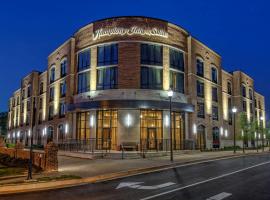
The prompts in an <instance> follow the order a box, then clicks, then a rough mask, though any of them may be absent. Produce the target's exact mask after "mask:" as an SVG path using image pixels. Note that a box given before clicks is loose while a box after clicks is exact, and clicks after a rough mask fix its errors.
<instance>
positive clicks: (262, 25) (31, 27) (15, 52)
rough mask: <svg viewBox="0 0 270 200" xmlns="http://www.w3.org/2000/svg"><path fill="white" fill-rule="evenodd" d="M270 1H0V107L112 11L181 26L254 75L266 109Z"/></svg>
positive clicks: (230, 65) (227, 62) (229, 64)
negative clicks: (83, 29)
mask: <svg viewBox="0 0 270 200" xmlns="http://www.w3.org/2000/svg"><path fill="white" fill-rule="evenodd" d="M269 7H270V2H269V1H267V0H256V1H254V0H253V1H249V0H245V1H244V0H220V1H218V0H200V1H199V0H198V1H197V0H190V1H188V0H166V1H164V0H160V1H159V0H153V1H151V0H110V1H109V0H88V1H87V0H76V1H69V0H66V1H61V0H58V1H52V0H46V1H36V0H35V1H30V0H24V1H19V0H13V1H8V0H3V1H1V2H0V19H1V20H0V69H1V71H0V94H1V95H0V111H7V110H8V108H7V103H8V98H9V97H10V96H11V95H12V92H13V91H15V90H16V89H18V88H19V86H20V80H21V78H22V77H24V76H25V75H27V74H28V73H29V72H31V71H32V70H34V69H35V70H40V71H43V70H45V69H46V67H47V56H48V55H49V54H50V53H51V52H52V51H53V50H54V49H56V48H57V47H58V46H59V45H61V44H62V43H63V42H64V41H65V40H66V39H68V38H69V37H70V36H72V34H73V33H74V32H75V31H76V30H78V29H79V28H80V27H82V26H84V25H86V24H88V23H90V22H92V21H95V20H98V19H102V18H107V17H113V16H126V15H129V16H130V15H136V16H138V15H139V16H149V17H155V18H160V19H164V20H167V21H169V22H172V23H175V24H178V25H180V26H182V27H183V28H185V29H186V30H187V31H188V32H189V33H190V34H191V35H193V36H194V37H196V38H198V39H199V40H200V41H202V42H203V43H204V44H206V45H207V46H209V47H210V48H212V49H213V50H215V51H216V52H218V53H219V54H220V55H221V56H222V66H223V68H224V69H225V70H227V71H233V70H239V69H240V70H242V71H244V72H245V73H247V74H248V75H250V76H251V77H253V78H254V80H255V88H256V90H257V91H258V92H259V93H262V94H263V95H265V97H266V101H267V107H266V110H267V112H268V114H269V111H270V90H269V83H270V76H269V74H270V66H269V65H270V62H269V57H270V55H268V54H269V53H270V51H269V47H270V12H269Z"/></svg>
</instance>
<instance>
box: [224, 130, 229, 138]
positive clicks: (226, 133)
mask: <svg viewBox="0 0 270 200" xmlns="http://www.w3.org/2000/svg"><path fill="white" fill-rule="evenodd" d="M224 135H225V137H228V130H227V129H225V134H224Z"/></svg>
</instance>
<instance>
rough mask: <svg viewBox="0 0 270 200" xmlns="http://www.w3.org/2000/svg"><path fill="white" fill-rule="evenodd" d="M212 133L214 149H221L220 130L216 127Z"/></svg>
mask: <svg viewBox="0 0 270 200" xmlns="http://www.w3.org/2000/svg"><path fill="white" fill-rule="evenodd" d="M212 131H213V148H219V147H220V140H219V128H218V127H214V128H213V130H212Z"/></svg>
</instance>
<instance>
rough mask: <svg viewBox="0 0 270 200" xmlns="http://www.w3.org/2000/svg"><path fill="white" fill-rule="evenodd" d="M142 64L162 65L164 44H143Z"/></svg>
mask: <svg viewBox="0 0 270 200" xmlns="http://www.w3.org/2000/svg"><path fill="white" fill-rule="evenodd" d="M141 64H146V65H157V66H162V65H163V48H162V46H161V45H153V44H141Z"/></svg>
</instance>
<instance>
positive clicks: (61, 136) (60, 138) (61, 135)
mask: <svg viewBox="0 0 270 200" xmlns="http://www.w3.org/2000/svg"><path fill="white" fill-rule="evenodd" d="M58 131H59V132H58V133H59V134H58V142H59V141H61V142H63V141H64V139H65V129H64V125H63V124H60V125H59V126H58Z"/></svg>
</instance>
